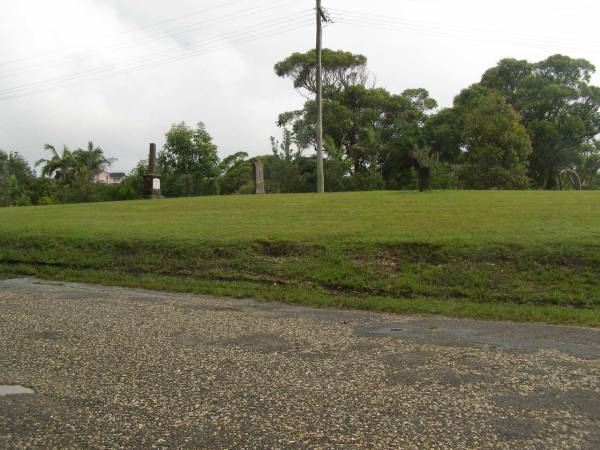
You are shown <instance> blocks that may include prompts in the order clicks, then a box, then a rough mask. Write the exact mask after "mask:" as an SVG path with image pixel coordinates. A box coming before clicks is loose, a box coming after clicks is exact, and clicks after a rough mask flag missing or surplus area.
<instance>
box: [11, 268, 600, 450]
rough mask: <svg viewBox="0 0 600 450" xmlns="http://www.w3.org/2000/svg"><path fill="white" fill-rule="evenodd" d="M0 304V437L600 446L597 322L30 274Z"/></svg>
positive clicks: (98, 442) (73, 443)
mask: <svg viewBox="0 0 600 450" xmlns="http://www.w3.org/2000/svg"><path fill="white" fill-rule="evenodd" d="M0 312H1V315H0V385H2V386H4V393H3V391H2V388H0V448H44V449H48V448H340V449H347V448H407V449H412V448H519V449H525V448H578V449H581V448H584V449H585V448H589V449H592V448H600V331H599V330H593V329H586V328H569V327H552V326H545V325H527V324H510V323H488V322H478V321H470V320H452V319H443V318H420V317H404V316H394V315H385V314H374V313H367V312H352V311H331V310H314V309H308V308H299V307H292V306H286V305H282V304H277V303H263V302H257V301H253V300H232V299H217V298H210V297H202V296H192V295H174V294H164V293H156V292H147V291H141V290H130V289H120V288H106V287H98V286H87V285H78V284H62V283H50V282H43V281H37V280H32V279H18V280H5V281H0ZM16 385H19V386H22V387H24V388H29V389H31V390H33V391H34V393H26V394H16V395H15V394H14V393H13V394H10V392H14V390H15V389H18V388H16V387H15V386H16ZM7 386H8V387H7Z"/></svg>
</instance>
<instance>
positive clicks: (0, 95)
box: [0, 16, 312, 101]
mask: <svg viewBox="0 0 600 450" xmlns="http://www.w3.org/2000/svg"><path fill="white" fill-rule="evenodd" d="M310 24H312V18H310V17H304V16H303V17H301V18H295V19H292V20H289V21H281V23H280V24H279V25H276V26H272V27H258V28H257V29H256V30H254V32H253V34H248V33H247V32H246V30H243V32H236V33H230V34H229V35H226V36H223V37H222V38H224V39H227V40H229V42H225V43H217V42H215V44H213V45H209V46H204V47H199V48H196V49H195V50H194V51H186V52H183V53H182V52H179V53H180V54H173V55H171V56H169V57H166V58H159V59H156V58H155V59H156V60H154V61H153V60H149V61H147V62H141V63H138V64H137V65H131V66H129V67H127V66H125V67H122V68H116V67H112V66H110V67H108V68H104V69H102V70H98V71H95V72H91V73H88V74H83V75H82V74H78V75H77V76H71V77H68V78H65V79H60V80H52V81H46V82H44V83H45V84H39V85H36V86H31V85H24V86H23V87H21V88H19V89H18V90H17V89H14V88H13V90H12V91H6V90H5V91H0V101H2V100H8V99H13V98H21V97H24V96H27V95H31V94H35V93H39V92H44V91H48V90H52V89H56V88H64V87H70V86H74V85H77V84H80V83H83V82H87V81H97V80H102V79H107V78H111V77H114V76H118V75H123V74H126V73H130V72H133V71H138V70H142V69H146V68H154V67H158V66H162V65H165V64H171V63H174V62H178V61H182V60H186V59H189V58H192V57H195V56H200V55H204V54H207V53H211V52H214V51H218V50H222V49H225V48H229V47H234V46H237V45H243V44H248V43H251V42H255V41H257V40H259V39H264V38H268V37H272V36H276V35H280V34H283V33H286V32H291V31H294V30H297V29H301V28H304V27H306V26H308V25H310Z"/></svg>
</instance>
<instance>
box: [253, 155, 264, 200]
mask: <svg viewBox="0 0 600 450" xmlns="http://www.w3.org/2000/svg"><path fill="white" fill-rule="evenodd" d="M254 193H255V194H266V191H265V165H264V163H263V162H262V160H260V159H255V160H254Z"/></svg>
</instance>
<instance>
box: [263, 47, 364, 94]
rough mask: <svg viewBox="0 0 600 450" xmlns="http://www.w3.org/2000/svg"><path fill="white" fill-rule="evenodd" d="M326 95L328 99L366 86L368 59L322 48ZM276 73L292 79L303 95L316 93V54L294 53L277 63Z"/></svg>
mask: <svg viewBox="0 0 600 450" xmlns="http://www.w3.org/2000/svg"><path fill="white" fill-rule="evenodd" d="M322 61H323V72H322V78H323V96H324V98H328V97H330V96H331V95H333V94H335V93H336V92H338V91H340V90H344V89H346V88H348V87H350V86H366V85H367V83H368V82H369V79H370V75H369V72H368V69H367V58H366V57H365V56H363V55H357V54H353V53H350V52H344V51H341V50H337V51H334V50H330V49H323V54H322ZM275 73H276V74H277V76H279V77H281V78H291V79H292V80H293V82H294V87H295V88H296V89H299V90H301V91H303V93H304V94H308V95H314V94H315V93H316V92H317V53H316V51H315V50H310V51H308V52H306V53H293V54H292V55H290V56H289V57H287V58H286V59H284V60H282V61H280V62H278V63H277V64H275Z"/></svg>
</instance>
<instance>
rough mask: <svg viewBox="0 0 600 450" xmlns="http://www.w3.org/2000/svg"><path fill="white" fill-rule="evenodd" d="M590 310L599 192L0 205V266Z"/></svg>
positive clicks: (363, 302) (302, 296)
mask: <svg viewBox="0 0 600 450" xmlns="http://www.w3.org/2000/svg"><path fill="white" fill-rule="evenodd" d="M1 271H3V272H5V273H18V274H27V275H36V276H41V277H46V278H52V279H63V280H74V281H88V282H96V283H104V284H115V285H123V286H136V287H145V288H153V289H165V290H174V291H184V292H198V293H208V294H216V295H230V296H239V297H246V296H248V297H249V296H252V297H257V298H263V299H273V300H282V301H286V302H290V303H303V304H309V305H315V306H335V307H342V308H361V309H371V310H379V311H391V312H401V313H426V314H445V315H450V316H464V317H475V318H486V319H510V320H532V321H545V322H552V323H575V324H585V325H593V326H600V283H598V279H599V275H600V193H595V192H455V191H452V192H433V193H427V194H419V193H414V192H370V193H347V194H327V195H322V196H318V195H272V196H252V197H250V196H244V197H208V198H194V199H177V200H161V201H154V202H152V201H149V202H122V203H107V204H87V205H61V206H49V207H35V208H19V209H0V272H1Z"/></svg>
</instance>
